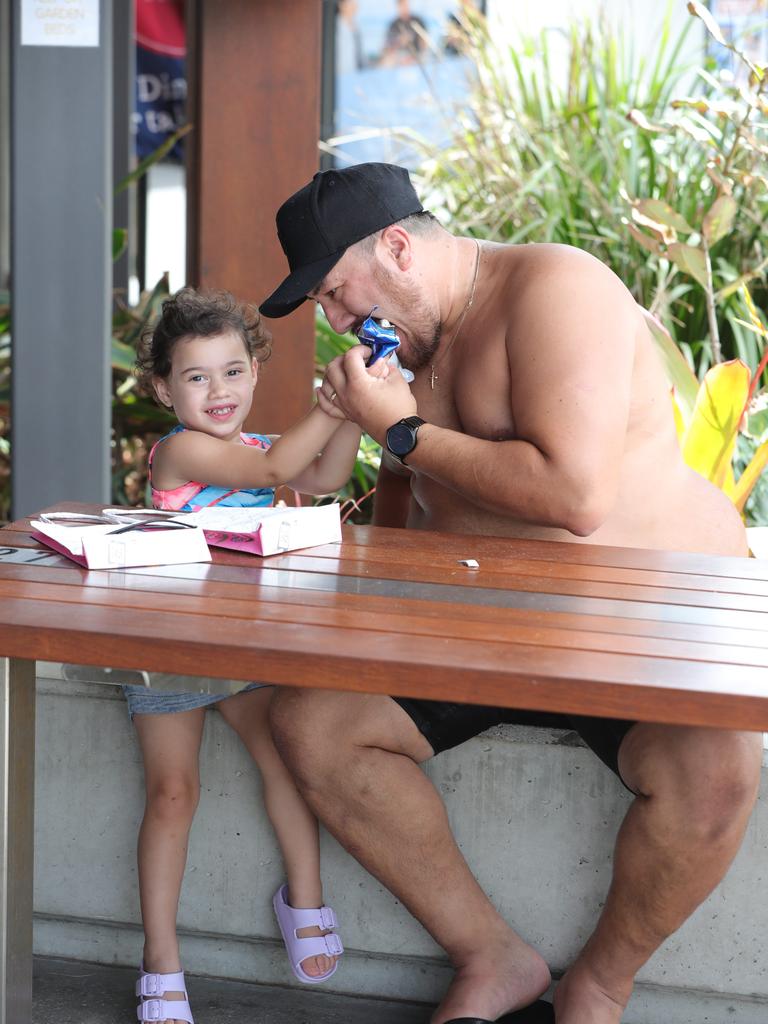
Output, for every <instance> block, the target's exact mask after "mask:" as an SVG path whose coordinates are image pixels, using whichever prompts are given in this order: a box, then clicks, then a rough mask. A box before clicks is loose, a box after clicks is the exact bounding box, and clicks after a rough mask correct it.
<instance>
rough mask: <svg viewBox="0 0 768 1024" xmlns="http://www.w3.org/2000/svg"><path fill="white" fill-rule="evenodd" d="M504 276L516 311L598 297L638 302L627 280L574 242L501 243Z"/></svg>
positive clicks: (621, 302) (622, 302) (554, 306)
mask: <svg viewBox="0 0 768 1024" xmlns="http://www.w3.org/2000/svg"><path fill="white" fill-rule="evenodd" d="M496 252H497V253H498V256H497V258H498V260H499V263H500V270H501V274H500V277H501V280H502V282H503V284H504V285H505V286H506V287H507V288H508V291H509V298H510V300H511V301H512V303H513V305H514V307H515V309H516V311H518V312H520V311H521V310H523V309H527V308H533V309H539V310H540V309H541V306H542V303H545V304H546V308H548V309H549V310H554V309H556V308H558V307H559V306H560V305H563V306H566V307H568V308H571V309H572V308H573V306H574V304H576V307H578V305H579V303H581V302H583V303H584V304H594V303H595V302H596V301H601V302H603V301H608V302H610V303H611V304H613V302H618V303H619V304H621V305H624V304H629V305H634V299H633V298H632V296H631V295H630V293H629V291H628V290H627V288H626V287H625V285H624V284H623V282H622V281H621V280H620V279H619V278H618V277H617V276H616V274H615V273H614V272H613V271H612V270H611V269H610V267H608V266H607V265H606V264H605V263H603V262H602V261H601V260H599V259H597V257H595V256H593V255H592V254H591V253H588V252H586V250H584V249H577V248H576V247H575V246H572V245H562V244H559V243H554V242H541V243H538V242H537V243H531V244H529V245H510V246H498V247H497V248H496Z"/></svg>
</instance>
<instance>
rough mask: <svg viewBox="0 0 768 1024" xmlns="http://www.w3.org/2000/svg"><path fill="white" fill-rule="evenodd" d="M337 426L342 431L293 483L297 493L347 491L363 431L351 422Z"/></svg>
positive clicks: (336, 434) (337, 421)
mask: <svg viewBox="0 0 768 1024" xmlns="http://www.w3.org/2000/svg"><path fill="white" fill-rule="evenodd" d="M333 422H334V423H336V424H337V426H338V430H337V431H336V433H335V434H334V435H333V436H332V437H331V439H330V440H329V441H328V443H327V444H326V446H325V448H324V449H323V450H322V452H320V453H319V454H318V455H317V457H316V458H315V459H314V460H313V461H312V463H311V464H310V465H309V466H307V468H306V469H305V470H303V472H302V473H300V474H299V476H297V477H294V479H293V480H291V483H290V486H291V487H292V488H293V489H294V491H300V492H301V493H302V494H330V493H332V492H333V491H338V489H339V488H340V487H343V486H344V484H345V483H346V482H347V480H349V478H350V476H351V475H352V470H353V468H354V465H355V459H356V458H357V451H358V448H359V447H360V436H361V434H362V431H361V430H360V427H358V425H357V424H356V423H352V422H351V421H350V420H336V419H334V420H333ZM283 437H285V434H283ZM281 440H282V438H281Z"/></svg>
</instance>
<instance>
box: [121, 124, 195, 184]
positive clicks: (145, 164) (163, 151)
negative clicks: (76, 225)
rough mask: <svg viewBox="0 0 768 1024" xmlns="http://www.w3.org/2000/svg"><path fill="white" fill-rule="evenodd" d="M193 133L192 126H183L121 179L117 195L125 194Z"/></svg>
mask: <svg viewBox="0 0 768 1024" xmlns="http://www.w3.org/2000/svg"><path fill="white" fill-rule="evenodd" d="M191 131H192V125H191V124H183V125H182V126H181V128H179V130H178V131H177V132H174V133H173V135H169V136H168V138H167V139H166V140H165V141H164V142H161V143H160V145H159V146H158V147H157V149H156V150H154V151H153V152H152V153H150V154H149V156H148V157H145V158H144V159H143V160H142V161H141V163H140V164H139V165H138V166H137V167H135V168H134V170H132V171H131V173H130V174H126V176H125V177H124V178H121V180H120V181H119V182H118V183H117V185H115V195H119V193H120V192H124V191H125V189H127V188H128V186H129V185H132V184H133V183H134V181H138V180H139V178H141V177H143V175H145V174H146V173H147V171H148V170H149V168H150V167H152V166H153V164H156V163H158V161H160V160H162V159H163V157H164V156H167V155H168V154H169V153H170V151H171V150H172V149H173V147H174V146H175V145H176V143H177V142H178V141H179V139H183V138H184V136H185V135H186V134H187V133H188V132H191Z"/></svg>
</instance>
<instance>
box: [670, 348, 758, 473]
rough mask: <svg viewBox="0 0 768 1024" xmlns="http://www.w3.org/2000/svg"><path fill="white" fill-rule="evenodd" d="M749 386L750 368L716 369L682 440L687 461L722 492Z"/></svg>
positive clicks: (736, 361) (733, 364)
mask: <svg viewBox="0 0 768 1024" xmlns="http://www.w3.org/2000/svg"><path fill="white" fill-rule="evenodd" d="M749 383H750V372H749V367H748V366H746V365H745V364H744V363H742V361H741V360H740V359H732V360H730V361H729V362H727V363H718V365H717V366H713V367H712V369H711V370H709V371H708V373H707V375H706V376H705V377H704V380H703V381H702V382H701V385H700V386H699V391H698V394H697V395H696V404H695V405H694V409H693V416H692V417H691V420H690V422H689V424H688V427H687V429H686V431H685V436H684V437H683V458H684V459H685V461H686V462H687V463H688V465H689V466H690V467H691V468H692V469H695V470H696V472H697V473H701V475H702V476H704V477H706V478H707V480H711V481H712V483H714V484H716V485H717V486H718V487H720V488H722V487H723V485H724V484H725V482H726V480H727V475H728V470H729V468H730V465H731V460H732V458H733V450H734V446H735V444H736V436H737V434H738V431H739V423H740V422H741V417H742V414H743V412H744V406H745V404H746V401H747V396H748V394H749Z"/></svg>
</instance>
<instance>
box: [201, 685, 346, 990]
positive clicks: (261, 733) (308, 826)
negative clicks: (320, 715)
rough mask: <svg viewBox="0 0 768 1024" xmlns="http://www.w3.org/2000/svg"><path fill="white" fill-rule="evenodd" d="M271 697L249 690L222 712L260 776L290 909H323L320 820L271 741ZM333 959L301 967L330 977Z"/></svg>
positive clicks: (305, 931)
mask: <svg viewBox="0 0 768 1024" xmlns="http://www.w3.org/2000/svg"><path fill="white" fill-rule="evenodd" d="M273 694H274V687H264V688H263V689H260V690H249V691H248V692H246V693H238V694H235V695H234V696H233V697H228V698H227V699H226V700H224V701H221V703H220V704H219V705H218V709H219V712H220V713H221V715H222V717H223V718H224V720H225V722H226V723H227V724H228V725H229V726H231V727H232V729H234V731H235V732H236V733H237V735H238V736H239V737H240V739H241V740H242V741H243V743H244V745H245V747H246V749H247V751H248V753H249V754H250V755H251V757H252V758H253V760H254V761H255V763H256V765H257V766H258V768H259V771H260V772H261V778H262V783H263V788H264V806H265V808H266V811H267V816H268V817H269V820H270V822H271V824H272V827H273V829H274V830H275V835H276V837H277V842H278V844H279V846H280V850H281V852H282V855H283V862H284V864H285V872H286V877H287V880H288V898H289V902H290V904H291V906H292V907H296V908H313V907H320V906H322V905H323V887H322V882H321V879H320V838H319V835H318V825H317V818H315V816H314V814H312V812H311V811H310V809H309V808H308V807H307V805H306V803H305V802H304V799H303V798H302V796H301V795H300V794H299V791H298V790H297V789H296V785H295V783H294V781H293V778H292V776H291V774H290V773H289V771H288V769H287V768H286V767H285V765H284V764H283V761H282V759H281V757H280V755H279V754H278V752H277V750H276V748H275V744H274V742H273V740H272V732H271V729H270V725H269V705H270V703H271V701H272V695H273ZM324 934H326V933H325V932H324V931H321V930H320V929H319V928H301V929H299V936H300V937H306V938H309V937H312V936H315V935H324ZM335 960H336V958H335V957H330V956H314V957H307V959H306V960H304V961H302V968H303V969H304V970H305V971H306V973H307V974H309V975H311V976H312V977H319V976H320V975H323V974H327V973H328V971H329V970H330V969H331V968H332V967H333V965H334V963H335Z"/></svg>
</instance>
